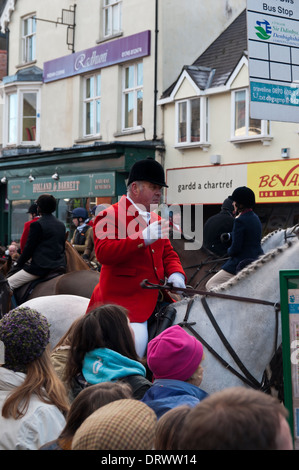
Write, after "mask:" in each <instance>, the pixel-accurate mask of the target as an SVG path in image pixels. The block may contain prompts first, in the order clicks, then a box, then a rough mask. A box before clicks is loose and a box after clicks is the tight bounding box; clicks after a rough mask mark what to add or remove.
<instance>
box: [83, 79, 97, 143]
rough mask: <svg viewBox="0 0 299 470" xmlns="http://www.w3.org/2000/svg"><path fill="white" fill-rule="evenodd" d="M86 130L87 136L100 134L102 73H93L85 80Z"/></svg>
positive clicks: (84, 120) (84, 131)
mask: <svg viewBox="0 0 299 470" xmlns="http://www.w3.org/2000/svg"><path fill="white" fill-rule="evenodd" d="M83 104H84V106H83V108H84V116H83V123H84V130H83V134H84V136H85V137H88V136H94V135H99V134H100V124H101V75H100V74H96V75H91V76H88V77H86V78H85V81H84V103H83Z"/></svg>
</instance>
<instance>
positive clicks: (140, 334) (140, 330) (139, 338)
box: [130, 321, 148, 357]
mask: <svg viewBox="0 0 299 470" xmlns="http://www.w3.org/2000/svg"><path fill="white" fill-rule="evenodd" d="M130 325H131V327H132V329H133V331H134V336H135V348H136V352H137V354H138V356H139V357H143V356H145V354H146V348H147V343H148V331H147V321H145V322H143V323H130Z"/></svg>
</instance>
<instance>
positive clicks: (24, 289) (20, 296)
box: [13, 268, 65, 306]
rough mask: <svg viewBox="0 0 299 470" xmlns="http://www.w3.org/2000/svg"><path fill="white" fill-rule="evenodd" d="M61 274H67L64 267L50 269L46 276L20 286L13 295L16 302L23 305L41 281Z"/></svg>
mask: <svg viewBox="0 0 299 470" xmlns="http://www.w3.org/2000/svg"><path fill="white" fill-rule="evenodd" d="M61 274H65V269H64V268H58V269H56V270H53V271H50V272H49V273H48V274H47V275H46V276H43V277H39V278H38V279H35V280H34V281H31V282H27V283H26V284H24V285H23V286H20V287H18V288H17V289H15V290H14V293H13V297H14V303H15V304H16V306H18V305H21V304H22V303H24V302H26V300H27V299H28V297H29V295H30V294H32V292H33V290H34V288H35V287H36V286H37V285H38V284H40V283H41V282H45V281H50V280H51V279H53V278H54V277H58V276H61Z"/></svg>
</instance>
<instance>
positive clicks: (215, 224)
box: [203, 202, 234, 256]
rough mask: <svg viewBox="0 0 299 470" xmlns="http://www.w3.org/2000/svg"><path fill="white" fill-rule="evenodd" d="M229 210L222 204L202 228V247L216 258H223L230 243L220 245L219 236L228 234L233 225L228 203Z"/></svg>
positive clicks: (231, 210)
mask: <svg viewBox="0 0 299 470" xmlns="http://www.w3.org/2000/svg"><path fill="white" fill-rule="evenodd" d="M230 206H231V207H230V208H228V207H226V206H225V205H224V203H223V205H222V208H221V211H220V212H219V213H218V214H215V215H212V217H210V218H209V219H208V220H207V221H206V223H205V224H204V227H203V246H204V248H207V249H208V250H209V251H212V252H213V253H215V254H216V255H218V256H225V255H226V254H227V249H228V248H229V245H230V242H227V243H222V242H221V240H220V236H221V235H222V234H223V233H230V232H231V231H232V229H233V225H234V217H233V215H232V212H233V205H232V203H231V202H230Z"/></svg>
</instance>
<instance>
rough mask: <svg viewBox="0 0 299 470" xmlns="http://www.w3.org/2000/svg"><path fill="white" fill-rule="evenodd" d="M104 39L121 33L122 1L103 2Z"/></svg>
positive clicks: (107, 0) (106, 0) (109, 0)
mask: <svg viewBox="0 0 299 470" xmlns="http://www.w3.org/2000/svg"><path fill="white" fill-rule="evenodd" d="M103 10H104V11H103V13H104V14H103V21H104V28H103V30H104V37H107V36H113V35H114V34H117V33H120V32H121V27H122V26H121V22H122V21H121V18H122V0H103Z"/></svg>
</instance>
